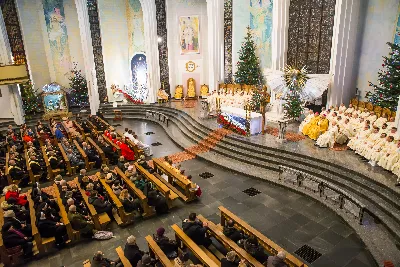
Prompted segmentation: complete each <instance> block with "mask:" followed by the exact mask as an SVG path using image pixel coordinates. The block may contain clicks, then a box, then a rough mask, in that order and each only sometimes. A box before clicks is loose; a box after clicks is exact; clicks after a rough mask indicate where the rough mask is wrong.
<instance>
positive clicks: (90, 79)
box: [75, 0, 100, 115]
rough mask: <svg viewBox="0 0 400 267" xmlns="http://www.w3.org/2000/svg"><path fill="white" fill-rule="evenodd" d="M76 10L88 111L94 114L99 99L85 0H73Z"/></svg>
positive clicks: (98, 104) (97, 108)
mask: <svg viewBox="0 0 400 267" xmlns="http://www.w3.org/2000/svg"><path fill="white" fill-rule="evenodd" d="M75 5H76V10H77V11H78V21H79V30H80V35H81V45H82V54H83V64H84V66H85V67H84V69H85V70H84V71H85V77H86V81H87V87H88V94H89V104H90V113H91V114H92V115H95V114H96V112H97V111H98V110H99V106H100V99H99V93H98V87H97V80H96V69H95V64H94V56H93V46H92V37H91V32H90V23H89V14H88V9H87V4H86V0H75Z"/></svg>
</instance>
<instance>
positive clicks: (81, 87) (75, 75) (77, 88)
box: [69, 64, 89, 107]
mask: <svg viewBox="0 0 400 267" xmlns="http://www.w3.org/2000/svg"><path fill="white" fill-rule="evenodd" d="M71 73H72V75H71V77H70V78H69V81H70V82H69V86H70V87H71V92H70V96H71V102H72V104H73V105H77V106H79V107H84V106H86V105H89V96H88V88H87V82H86V78H85V77H84V76H83V75H82V71H81V70H78V69H77V66H76V64H75V66H74V69H73V70H72V71H71Z"/></svg>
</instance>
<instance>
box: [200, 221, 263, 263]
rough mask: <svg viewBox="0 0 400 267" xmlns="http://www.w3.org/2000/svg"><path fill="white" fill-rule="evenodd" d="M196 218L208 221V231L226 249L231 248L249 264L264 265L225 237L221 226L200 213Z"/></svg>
mask: <svg viewBox="0 0 400 267" xmlns="http://www.w3.org/2000/svg"><path fill="white" fill-rule="evenodd" d="M197 218H198V219H199V220H200V221H202V222H207V223H208V231H207V232H208V233H209V234H210V235H211V236H213V237H214V238H215V239H216V240H217V241H218V242H220V243H221V244H222V245H223V246H224V247H225V248H227V249H228V250H233V251H235V252H236V253H237V255H238V256H239V257H240V258H241V259H245V260H246V261H247V262H248V263H249V264H250V265H251V266H254V267H263V266H264V265H263V264H262V263H260V262H258V261H257V260H256V259H255V258H254V257H253V256H251V255H250V254H249V253H247V252H246V251H245V250H244V249H243V248H241V247H239V246H238V245H237V244H236V243H235V242H234V241H232V240H231V239H230V238H228V237H226V236H225V235H224V234H223V232H222V228H220V227H218V226H217V225H215V224H214V223H213V222H211V221H209V220H207V219H206V218H204V217H203V216H202V215H198V216H197Z"/></svg>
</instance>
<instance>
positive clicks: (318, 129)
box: [308, 115, 329, 140]
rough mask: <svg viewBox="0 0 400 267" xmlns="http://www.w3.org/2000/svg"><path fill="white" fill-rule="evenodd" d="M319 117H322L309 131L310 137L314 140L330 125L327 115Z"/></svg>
mask: <svg viewBox="0 0 400 267" xmlns="http://www.w3.org/2000/svg"><path fill="white" fill-rule="evenodd" d="M319 117H320V119H319V120H318V122H317V124H316V125H315V126H314V127H313V128H311V130H310V131H309V133H308V137H310V138H311V139H312V140H317V138H318V137H319V136H320V135H321V134H323V133H325V132H326V131H327V130H328V127H329V121H328V119H327V118H326V116H324V115H321V116H319Z"/></svg>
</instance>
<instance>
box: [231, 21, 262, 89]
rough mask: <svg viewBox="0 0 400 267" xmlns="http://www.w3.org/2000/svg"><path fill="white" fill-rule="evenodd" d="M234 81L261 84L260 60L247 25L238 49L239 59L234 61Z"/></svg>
mask: <svg viewBox="0 0 400 267" xmlns="http://www.w3.org/2000/svg"><path fill="white" fill-rule="evenodd" d="M236 65H237V71H236V73H235V82H236V83H240V84H247V85H261V84H262V83H263V76H262V72H261V67H260V60H259V58H258V57H257V56H256V45H255V43H254V40H253V37H252V36H251V31H250V27H249V26H248V27H247V35H246V37H245V38H244V42H243V43H242V47H241V48H240V51H239V61H238V62H237V63H236Z"/></svg>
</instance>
